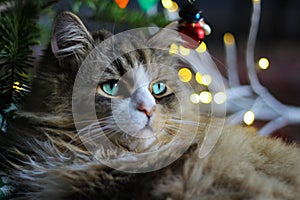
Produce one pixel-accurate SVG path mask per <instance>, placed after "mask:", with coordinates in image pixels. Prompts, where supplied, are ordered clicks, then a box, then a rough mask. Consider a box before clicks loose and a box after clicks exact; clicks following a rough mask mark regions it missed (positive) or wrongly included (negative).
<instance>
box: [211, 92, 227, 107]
mask: <svg viewBox="0 0 300 200" xmlns="http://www.w3.org/2000/svg"><path fill="white" fill-rule="evenodd" d="M214 102H215V103H216V104H223V103H225V102H226V94H225V93H224V92H218V93H216V94H215V95H214Z"/></svg>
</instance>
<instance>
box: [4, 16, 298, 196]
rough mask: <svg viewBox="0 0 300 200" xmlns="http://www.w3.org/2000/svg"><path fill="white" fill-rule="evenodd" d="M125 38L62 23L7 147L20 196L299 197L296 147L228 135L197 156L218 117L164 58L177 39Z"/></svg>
mask: <svg viewBox="0 0 300 200" xmlns="http://www.w3.org/2000/svg"><path fill="white" fill-rule="evenodd" d="M127 36H128V38H123V40H120V41H119V40H118V39H117V38H116V40H117V42H113V43H110V42H107V43H105V42H106V41H107V39H109V38H113V37H114V36H112V35H111V34H110V33H109V32H107V31H99V32H95V33H90V32H88V31H87V29H86V28H85V26H84V25H83V23H82V22H81V21H80V19H79V18H78V17H77V16H75V15H74V14H72V13H69V12H63V13H61V14H60V15H59V16H58V17H57V18H56V21H55V23H54V27H53V34H52V40H51V47H52V48H51V50H49V51H48V52H46V53H45V57H44V59H43V60H42V62H41V63H40V66H39V68H38V69H37V74H36V77H35V79H34V81H33V85H32V92H31V95H30V96H29V97H28V99H27V102H26V103H25V105H24V107H23V108H22V109H21V110H20V111H18V113H16V116H15V118H14V119H12V120H11V121H10V122H9V128H8V134H5V135H2V136H1V139H0V148H1V160H2V162H1V167H2V168H3V169H4V170H5V172H6V173H7V174H8V176H9V177H10V178H11V180H12V183H13V185H14V186H15V188H16V190H15V192H14V194H13V198H14V199H255V200H257V199H300V173H299V166H300V156H299V155H300V152H299V149H298V148H297V147H296V146H293V145H290V146H288V145H286V144H284V143H283V142H281V141H280V140H276V139H270V138H262V137H258V136H256V133H255V130H252V129H249V128H244V127H241V126H224V127H223V130H222V134H221V135H220V138H219V139H218V141H217V143H216V145H215V147H214V148H213V149H212V150H211V152H210V153H209V154H208V155H207V156H205V157H199V152H200V151H201V144H202V142H203V141H204V139H205V132H206V131H207V129H208V124H209V122H210V120H211V119H210V117H207V116H205V114H203V113H201V112H200V113H201V117H199V115H198V113H197V109H195V107H193V106H192V105H190V103H189V102H188V98H186V97H187V93H186V91H188V90H189V89H190V88H189V86H187V85H186V84H184V83H182V82H181V81H179V79H178V77H177V71H178V69H179V68H180V66H181V65H182V62H181V61H179V60H178V59H177V58H174V57H173V56H172V55H170V54H169V52H168V51H165V50H163V49H168V48H169V47H170V45H171V44H172V42H178V36H177V38H176V37H173V36H172V35H169V34H165V33H164V30H162V32H160V33H157V34H156V35H154V36H153V37H151V38H149V37H146V36H144V35H143V34H140V35H139V34H137V35H131V34H127ZM137 36H139V37H137ZM110 41H114V40H110ZM101 44H105V45H101ZM116 44H118V45H116ZM154 44H155V45H158V46H159V47H161V48H162V49H154V48H152V46H153V45H154ZM98 45H100V47H101V48H98V47H97V46H98ZM91 52H94V53H92V55H91V54H90V53H91ZM118 54H120V56H118ZM109 55H111V56H109ZM87 58H88V59H87ZM86 59H87V60H89V61H86ZM80 66H84V67H80ZM78 80H79V83H80V84H79V85H76V84H75V86H74V83H76V81H78ZM89 97H91V99H92V100H93V102H94V104H93V103H91V101H89ZM74 105H79V108H74ZM72 106H73V107H72ZM88 108H93V109H94V110H95V111H96V114H95V116H96V118H97V119H96V120H95V119H94V118H93V117H90V115H87V113H88V112H89V109H88ZM74 111H75V113H74ZM78 116H79V118H77V117H78ZM75 118H76V119H75ZM74 121H75V122H74ZM76 123H77V124H76ZM213 128H216V127H213ZM194 133H195V134H194ZM174 138H175V140H174ZM99 144H100V145H99ZM106 144H111V145H108V146H106ZM187 144H188V145H187ZM113 147H117V148H113ZM149 152H150V153H149ZM137 160H138V161H137ZM139 161H140V162H139ZM134 167H135V168H136V171H134ZM151 169H155V170H151ZM132 172H136V173H132Z"/></svg>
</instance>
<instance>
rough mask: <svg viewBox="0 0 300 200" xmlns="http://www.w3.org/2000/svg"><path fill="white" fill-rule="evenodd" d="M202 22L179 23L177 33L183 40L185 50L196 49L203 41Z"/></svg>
mask: <svg viewBox="0 0 300 200" xmlns="http://www.w3.org/2000/svg"><path fill="white" fill-rule="evenodd" d="M201 23H202V22H192V23H187V22H181V23H180V25H179V27H178V29H179V30H178V31H179V32H180V35H181V37H182V39H183V40H184V44H183V46H184V47H186V48H191V49H196V48H197V47H198V46H199V44H201V42H202V41H203V40H204V37H205V31H204V29H203V24H201Z"/></svg>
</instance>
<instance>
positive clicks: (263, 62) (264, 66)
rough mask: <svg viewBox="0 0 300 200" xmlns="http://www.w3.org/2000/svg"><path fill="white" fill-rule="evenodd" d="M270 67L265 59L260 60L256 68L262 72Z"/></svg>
mask: <svg viewBox="0 0 300 200" xmlns="http://www.w3.org/2000/svg"><path fill="white" fill-rule="evenodd" d="M269 66H270V62H269V60H268V59H267V58H260V59H259V61H258V67H259V68H261V69H263V70H266V69H268V68H269Z"/></svg>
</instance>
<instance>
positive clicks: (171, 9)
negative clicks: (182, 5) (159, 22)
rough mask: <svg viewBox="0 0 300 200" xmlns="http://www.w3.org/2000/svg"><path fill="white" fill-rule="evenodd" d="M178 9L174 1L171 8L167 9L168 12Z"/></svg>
mask: <svg viewBox="0 0 300 200" xmlns="http://www.w3.org/2000/svg"><path fill="white" fill-rule="evenodd" d="M177 10H178V4H177V3H176V2H175V1H172V6H171V8H169V9H168V11H169V12H176V11H177Z"/></svg>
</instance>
